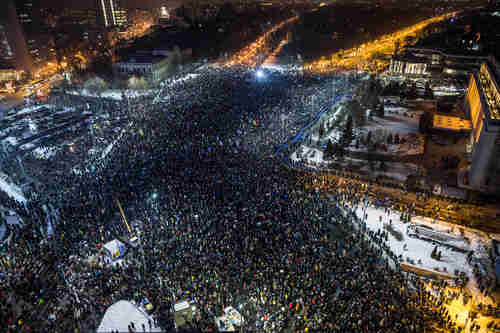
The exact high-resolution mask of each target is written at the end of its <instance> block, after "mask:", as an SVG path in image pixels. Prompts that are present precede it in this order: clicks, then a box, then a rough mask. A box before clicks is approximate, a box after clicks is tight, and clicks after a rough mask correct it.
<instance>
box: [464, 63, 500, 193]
mask: <svg viewBox="0 0 500 333" xmlns="http://www.w3.org/2000/svg"><path fill="white" fill-rule="evenodd" d="M499 74H500V68H499V67H498V64H497V63H496V60H495V59H494V58H492V57H491V58H490V60H489V61H488V62H485V63H483V64H482V65H481V67H480V69H479V71H478V72H476V73H474V74H472V75H471V77H470V80H469V88H468V89H467V96H466V98H465V106H466V110H467V112H468V114H469V116H470V119H471V123H472V131H471V135H470V142H469V144H468V146H467V150H468V152H469V153H470V154H471V163H470V168H469V173H468V183H469V185H470V186H471V187H473V188H475V189H477V190H484V191H497V190H498V189H500V88H499V85H498V77H500V76H499Z"/></svg>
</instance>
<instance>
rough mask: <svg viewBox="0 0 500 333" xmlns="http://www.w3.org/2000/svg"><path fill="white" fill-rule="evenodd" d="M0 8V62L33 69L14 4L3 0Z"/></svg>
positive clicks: (17, 67)
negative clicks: (0, 8) (2, 5)
mask: <svg viewBox="0 0 500 333" xmlns="http://www.w3.org/2000/svg"><path fill="white" fill-rule="evenodd" d="M3 1H4V2H3V3H4V4H5V6H4V7H3V8H2V10H0V62H1V63H2V65H3V67H11V68H16V69H20V70H25V71H32V70H33V61H32V59H31V57H30V55H29V52H28V48H27V45H26V39H25V36H24V33H23V28H22V26H21V24H20V22H19V20H18V15H17V12H16V6H15V5H14V2H13V1H12V0H3Z"/></svg>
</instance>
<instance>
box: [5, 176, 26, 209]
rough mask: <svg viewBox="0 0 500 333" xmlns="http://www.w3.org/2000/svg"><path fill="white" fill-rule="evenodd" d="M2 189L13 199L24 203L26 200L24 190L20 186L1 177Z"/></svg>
mask: <svg viewBox="0 0 500 333" xmlns="http://www.w3.org/2000/svg"><path fill="white" fill-rule="evenodd" d="M0 190H2V191H4V192H5V193H7V195H8V196H9V197H11V198H12V199H15V200H17V201H19V202H22V203H25V202H26V198H25V197H24V194H23V191H22V190H21V189H20V188H19V186H17V185H15V184H12V183H9V182H7V181H6V180H5V179H2V178H0Z"/></svg>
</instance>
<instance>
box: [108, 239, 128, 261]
mask: <svg viewBox="0 0 500 333" xmlns="http://www.w3.org/2000/svg"><path fill="white" fill-rule="evenodd" d="M104 249H106V250H107V255H108V256H109V258H110V259H111V260H117V259H118V258H120V257H121V256H123V255H124V254H125V251H126V250H127V248H126V247H125V244H123V243H122V242H120V241H119V240H118V239H113V240H112V241H110V242H107V243H106V244H104Z"/></svg>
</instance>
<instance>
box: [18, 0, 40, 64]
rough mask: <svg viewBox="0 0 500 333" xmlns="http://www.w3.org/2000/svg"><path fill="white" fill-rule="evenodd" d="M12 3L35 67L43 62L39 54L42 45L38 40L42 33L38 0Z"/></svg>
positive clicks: (21, 0)
mask: <svg viewBox="0 0 500 333" xmlns="http://www.w3.org/2000/svg"><path fill="white" fill-rule="evenodd" d="M14 3H15V6H16V15H17V21H18V22H19V25H20V26H21V29H22V32H23V34H24V39H25V40H26V45H27V48H28V53H29V54H30V57H31V59H32V61H33V64H34V65H35V67H36V65H39V64H41V63H42V61H43V59H42V57H41V54H40V47H41V44H42V42H41V40H40V36H41V33H42V31H41V30H42V28H41V26H42V25H41V11H40V0H14Z"/></svg>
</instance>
